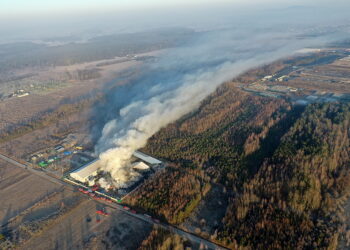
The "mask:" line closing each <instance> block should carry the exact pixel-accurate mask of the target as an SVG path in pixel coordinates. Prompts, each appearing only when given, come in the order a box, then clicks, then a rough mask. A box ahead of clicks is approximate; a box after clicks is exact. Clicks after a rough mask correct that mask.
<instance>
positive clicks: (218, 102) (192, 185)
mask: <svg viewBox="0 0 350 250" xmlns="http://www.w3.org/2000/svg"><path fill="white" fill-rule="evenodd" d="M349 122H350V105H349V104H347V103H324V104H311V105H309V106H307V107H305V106H292V105H291V104H290V103H289V102H288V101H285V100H282V99H274V98H267V97H259V96H254V95H251V94H248V93H245V92H242V91H240V90H238V89H237V88H235V87H234V86H233V85H232V84H230V83H227V84H224V85H222V86H221V87H219V88H218V89H217V91H216V92H215V93H213V94H212V95H211V96H209V97H208V98H207V99H206V100H204V101H203V103H202V104H201V106H200V107H199V109H197V110H196V111H194V112H193V113H191V114H189V115H187V116H185V117H183V118H182V119H180V120H178V121H176V122H175V123H173V124H170V125H169V126H167V127H166V128H164V129H162V130H161V131H159V132H158V133H157V134H156V135H154V136H153V137H152V138H151V139H150V140H149V143H148V144H147V146H146V147H145V148H144V149H143V151H145V152H147V153H149V154H152V155H154V156H156V157H159V158H161V159H163V160H165V161H166V162H171V164H170V166H169V167H167V168H166V169H165V170H164V171H162V172H160V173H158V176H157V178H152V179H150V180H148V181H146V182H145V183H144V184H143V187H142V188H140V189H139V190H138V191H137V192H135V193H134V194H133V196H132V197H130V198H129V200H128V202H130V203H131V204H132V205H134V206H138V207H140V208H142V209H144V210H147V211H149V212H150V213H152V214H155V215H157V216H160V217H162V218H163V219H165V220H167V221H168V222H170V223H176V224H181V223H182V222H183V221H185V220H186V218H187V217H188V216H189V215H190V214H191V212H192V211H193V210H194V209H196V205H197V204H198V203H199V202H200V200H201V199H202V198H203V197H204V196H205V195H206V194H207V192H208V191H209V190H210V187H211V185H212V184H215V185H222V186H224V187H225V189H226V190H228V192H229V193H230V197H231V198H230V201H229V205H228V207H227V211H226V215H225V217H224V218H223V219H222V223H221V224H220V225H219V226H218V227H217V228H216V232H217V234H216V235H215V240H216V241H217V242H219V243H221V244H224V245H226V246H228V247H230V248H238V247H246V248H248V249H260V248H270V249H272V248H280V247H282V246H283V247H287V248H290V249H295V248H315V247H316V248H331V249H332V248H335V246H336V245H337V240H338V235H339V233H340V229H341V226H342V222H341V219H340V218H341V211H342V209H341V206H342V205H343V203H344V201H346V199H347V195H348V194H347V192H346V191H345V190H346V188H347V187H348V185H349V177H350V175H349V173H348V169H347V167H348V166H349V163H350V162H349V161H350V160H349V154H350V152H349V132H350V131H349V129H350V126H349Z"/></svg>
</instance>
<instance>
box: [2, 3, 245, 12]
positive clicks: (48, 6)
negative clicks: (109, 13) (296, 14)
mask: <svg viewBox="0 0 350 250" xmlns="http://www.w3.org/2000/svg"><path fill="white" fill-rule="evenodd" d="M239 1H241V0H238V1H237V0H236V2H239ZM220 2H222V3H225V2H226V3H229V2H230V1H228V0H216V1H215V0H176V1H175V0H168V1H164V0H50V1H47V0H1V1H0V5H1V9H0V13H1V14H2V15H6V16H11V15H14V14H18V13H22V14H34V13H42V12H51V13H55V12H56V13H57V12H70V11H86V10H94V11H103V10H109V9H113V10H124V9H139V8H155V7H166V6H172V5H193V4H194V5H196V4H201V5H202V4H208V3H220Z"/></svg>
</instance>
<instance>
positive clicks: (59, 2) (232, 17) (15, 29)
mask: <svg viewBox="0 0 350 250" xmlns="http://www.w3.org/2000/svg"><path fill="white" fill-rule="evenodd" d="M344 6H345V7H344ZM291 7H292V8H291ZM325 7H326V8H325ZM332 8H337V9H336V10H332ZM286 10H287V12H286ZM305 11H306V12H308V14H307V15H306V14H305V13H301V12H305ZM349 11H350V1H349V0H0V34H1V37H0V43H1V42H6V41H14V40H18V39H40V38H42V37H44V36H46V37H58V36H65V35H75V36H83V37H84V36H85V37H86V36H88V35H96V34H98V35H101V34H108V33H115V32H134V31H139V30H144V29H145V30H147V29H153V28H158V27H169V26H181V27H188V28H193V29H195V30H203V29H204V30H205V29H209V30H210V29H213V28H219V29H220V28H226V27H227V26H229V25H231V26H232V25H242V24H244V23H248V24H251V25H253V24H254V26H259V25H260V26H261V25H262V22H264V23H266V22H270V21H276V20H278V22H280V23H281V26H283V22H284V21H287V22H289V21H292V22H299V23H303V22H304V21H305V19H306V18H313V19H317V23H318V20H319V19H320V20H321V21H324V22H328V23H330V24H332V23H334V22H333V21H328V19H330V18H333V19H334V18H337V19H339V18H346V17H347V16H349V15H348V13H349ZM340 12H343V13H340ZM332 16H333V17H332ZM300 17H302V18H300ZM319 17H320V18H319ZM86 34H88V35H86Z"/></svg>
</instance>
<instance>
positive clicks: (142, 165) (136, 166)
mask: <svg viewBox="0 0 350 250" xmlns="http://www.w3.org/2000/svg"><path fill="white" fill-rule="evenodd" d="M132 168H133V169H137V170H141V171H146V170H149V166H148V165H147V164H146V163H144V162H142V161H138V162H134V163H133V164H132Z"/></svg>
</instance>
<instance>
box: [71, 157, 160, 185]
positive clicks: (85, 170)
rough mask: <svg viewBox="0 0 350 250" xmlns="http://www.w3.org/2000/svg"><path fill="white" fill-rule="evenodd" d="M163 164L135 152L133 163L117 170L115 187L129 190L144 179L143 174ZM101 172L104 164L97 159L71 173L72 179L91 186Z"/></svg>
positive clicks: (114, 181)
mask: <svg viewBox="0 0 350 250" xmlns="http://www.w3.org/2000/svg"><path fill="white" fill-rule="evenodd" d="M161 164H162V162H161V161H159V160H157V159H155V158H153V157H151V156H149V155H146V154H144V153H141V152H139V151H135V152H134V153H133V160H132V162H131V163H130V164H128V165H126V166H124V167H122V168H119V169H118V170H117V173H118V174H117V175H116V176H118V178H115V179H114V180H113V186H115V187H117V188H128V187H129V186H131V185H133V184H134V183H136V182H137V181H139V180H140V179H141V178H143V175H142V173H145V172H148V171H150V170H151V168H153V169H155V168H156V167H159V166H160V165H161ZM100 170H103V162H102V161H101V160H100V159H96V160H94V161H92V162H90V163H88V164H86V165H84V166H82V167H80V168H79V169H77V170H74V171H73V172H71V173H70V177H71V178H73V179H75V180H77V181H79V182H81V183H88V184H89V185H90V186H91V185H94V184H95V179H96V176H97V174H98V171H100ZM104 181H105V180H104Z"/></svg>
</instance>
